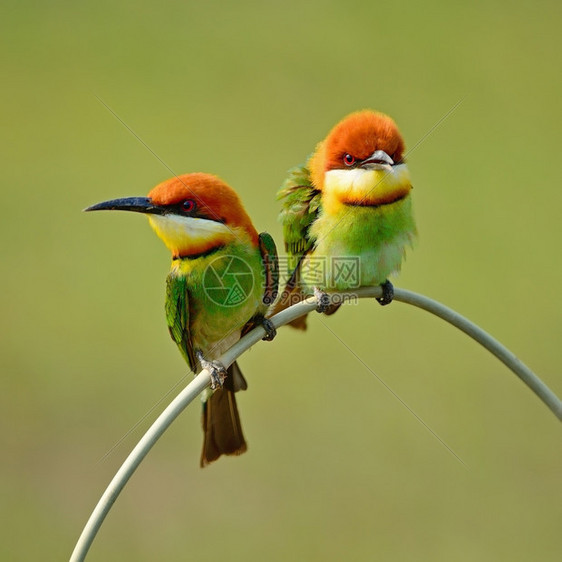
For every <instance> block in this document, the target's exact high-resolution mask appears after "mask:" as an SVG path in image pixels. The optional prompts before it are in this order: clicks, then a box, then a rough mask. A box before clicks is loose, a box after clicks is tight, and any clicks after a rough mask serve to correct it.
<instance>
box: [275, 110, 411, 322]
mask: <svg viewBox="0 0 562 562" xmlns="http://www.w3.org/2000/svg"><path fill="white" fill-rule="evenodd" d="M404 150H405V147H404V141H403V139H402V136H401V134H400V132H399V130H398V128H397V126H396V124H395V123H394V121H393V120H392V119H391V118H390V117H388V116H387V115H384V114H382V113H378V112H374V111H369V110H365V111H358V112H356V113H352V114H351V115H348V116H347V117H345V118H344V119H343V120H342V121H340V122H339V123H338V124H337V125H336V126H335V127H334V128H333V129H332V130H331V131H330V133H329V134H328V136H327V137H326V138H325V139H324V140H323V141H321V142H320V143H319V144H318V145H317V147H316V150H315V151H314V153H313V154H312V156H311V157H310V158H309V160H308V162H307V164H306V165H304V166H299V167H297V168H294V169H292V170H291V171H290V173H289V177H288V178H287V180H286V181H285V183H284V184H283V186H282V187H281V189H280V191H279V193H278V199H280V200H281V202H282V210H281V213H280V221H281V223H282V225H283V235H284V239H285V248H286V251H287V254H288V273H289V281H288V283H287V286H286V288H285V290H284V292H283V294H282V298H281V299H280V301H279V303H278V304H277V305H276V307H275V310H274V312H278V311H279V310H282V309H283V308H286V307H287V306H290V305H291V304H293V303H294V302H297V301H298V300H300V299H301V298H302V297H303V295H309V294H312V293H314V294H316V296H317V298H318V301H319V306H318V311H319V312H325V313H327V314H330V313H333V312H335V311H336V310H337V308H338V306H339V304H333V303H332V304H330V303H329V297H328V295H327V294H326V292H330V291H339V290H346V289H354V288H357V287H360V286H376V285H381V286H382V288H383V296H382V297H381V298H379V299H377V300H378V301H379V302H380V304H383V305H384V304H388V303H389V302H391V301H392V298H393V294H394V291H393V287H392V284H391V283H390V281H388V277H389V276H390V275H391V274H393V273H396V272H398V271H399V270H400V267H401V264H402V261H403V259H404V257H405V251H406V248H407V247H408V246H411V244H412V242H413V240H414V238H415V236H416V226H415V223H414V218H413V215H412V200H411V197H410V191H411V190H412V184H411V180H410V173H409V171H408V167H407V166H406V163H405V161H404ZM292 324H293V326H294V327H296V328H300V329H306V317H302V318H300V319H297V320H295V321H294V322H293V323H292Z"/></svg>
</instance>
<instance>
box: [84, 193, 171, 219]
mask: <svg viewBox="0 0 562 562" xmlns="http://www.w3.org/2000/svg"><path fill="white" fill-rule="evenodd" d="M84 211H134V212H135V213H146V214H152V215H163V214H164V208H163V207H159V206H158V205H154V204H153V203H152V199H150V197H123V198H121V199H111V200H110V201H103V202H102V203H96V204H95V205H92V206H91V207H87V208H86V209H84Z"/></svg>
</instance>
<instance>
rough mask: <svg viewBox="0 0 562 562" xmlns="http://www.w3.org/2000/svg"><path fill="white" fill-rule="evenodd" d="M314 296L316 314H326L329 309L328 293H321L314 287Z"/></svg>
mask: <svg viewBox="0 0 562 562" xmlns="http://www.w3.org/2000/svg"><path fill="white" fill-rule="evenodd" d="M314 296H315V297H316V303H317V304H316V312H320V313H323V312H326V311H327V310H328V308H330V297H329V296H328V293H325V292H324V291H321V290H320V289H319V288H318V287H314Z"/></svg>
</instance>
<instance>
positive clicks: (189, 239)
mask: <svg viewBox="0 0 562 562" xmlns="http://www.w3.org/2000/svg"><path fill="white" fill-rule="evenodd" d="M106 209H109V210H124V211H137V212H141V213H145V214H146V215H147V216H148V218H149V221H150V225H151V226H152V228H153V229H154V231H155V232H156V234H157V235H158V236H159V237H160V238H161V239H162V240H163V241H164V243H165V244H166V246H167V247H168V248H169V249H170V251H171V252H172V255H173V257H175V258H178V257H192V256H197V255H200V254H204V253H206V252H209V251H211V250H213V249H215V248H217V247H220V246H223V245H225V244H228V243H230V242H232V241H234V240H236V239H239V240H240V241H247V242H249V243H251V244H252V245H254V246H255V245H257V244H258V233H257V231H256V229H255V228H254V226H253V224H252V221H251V220H250V217H249V216H248V214H247V213H246V211H245V209H244V207H243V205H242V202H241V201H240V198H239V197H238V195H237V194H236V192H235V191H234V190H233V189H232V188H231V187H230V186H229V185H227V184H226V183H225V182H223V181H222V180H221V179H219V178H218V177H217V176H214V175H211V174H205V173H201V172H196V173H192V174H184V175H181V176H176V177H173V178H171V179H169V180H166V181H164V182H162V183H161V184H159V185H157V186H156V187H155V188H154V189H152V190H151V191H150V193H149V194H148V197H127V198H124V199H114V200H112V201H105V202H103V203H98V204H97V205H93V206H92V207H89V208H88V209H86V210H87V211H97V210H106Z"/></svg>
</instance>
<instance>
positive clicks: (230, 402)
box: [200, 363, 248, 467]
mask: <svg viewBox="0 0 562 562" xmlns="http://www.w3.org/2000/svg"><path fill="white" fill-rule="evenodd" d="M227 373H228V376H227V378H226V380H225V383H224V386H223V387H222V388H219V389H217V390H215V392H213V394H212V395H211V396H210V397H209V398H208V399H207V401H206V402H205V403H204V404H203V451H202V452H201V463H200V464H201V466H202V467H204V466H207V465H208V464H209V463H211V462H213V461H215V460H217V459H218V458H219V457H220V456H221V455H241V454H242V453H244V452H245V451H246V450H247V448H248V446H247V445H246V440H245V439H244V434H243V433H242V424H241V423H240V416H239V414H238V407H237V406H236V398H235V396H234V389H235V388H236V390H238V389H241V390H245V388H246V386H247V385H246V381H245V380H244V377H243V376H242V372H241V371H240V368H239V367H238V365H237V364H236V363H233V364H232V365H231V366H230V367H229V368H228V369H227Z"/></svg>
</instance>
